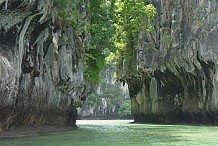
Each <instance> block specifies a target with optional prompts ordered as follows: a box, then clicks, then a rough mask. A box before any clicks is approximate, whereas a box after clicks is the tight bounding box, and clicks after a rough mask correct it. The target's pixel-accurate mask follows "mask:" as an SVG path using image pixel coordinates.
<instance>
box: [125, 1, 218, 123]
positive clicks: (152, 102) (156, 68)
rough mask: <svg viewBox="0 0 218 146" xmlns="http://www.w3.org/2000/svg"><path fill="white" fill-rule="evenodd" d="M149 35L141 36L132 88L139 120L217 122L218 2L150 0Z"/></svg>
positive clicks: (134, 111) (156, 121)
mask: <svg viewBox="0 0 218 146" xmlns="http://www.w3.org/2000/svg"><path fill="white" fill-rule="evenodd" d="M151 1H152V3H153V4H154V6H155V7H156V8H157V15H156V17H155V19H154V21H153V22H151V23H152V24H153V26H154V30H153V31H152V32H151V34H150V36H149V37H148V36H146V35H145V34H144V33H143V32H142V33H140V35H139V39H138V40H139V41H138V46H139V47H138V48H137V50H136V52H135V53H136V54H137V55H136V56H137V57H135V61H136V62H137V66H135V70H136V73H135V74H134V75H131V74H130V75H128V76H126V77H124V80H125V81H126V82H127V83H128V85H129V90H130V97H131V101H132V114H133V116H134V118H135V120H136V121H143V122H155V123H175V122H187V123H206V124H217V122H218V91H217V90H218V70H217V68H218V62H217V60H218V43H217V42H218V24H217V22H218V9H217V8H218V2H217V1H216V0H182V1H181V0H167V1H164V0H151Z"/></svg>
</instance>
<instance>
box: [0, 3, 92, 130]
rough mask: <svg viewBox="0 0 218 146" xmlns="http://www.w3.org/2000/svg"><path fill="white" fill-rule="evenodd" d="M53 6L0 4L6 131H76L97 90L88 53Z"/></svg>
mask: <svg viewBox="0 0 218 146" xmlns="http://www.w3.org/2000/svg"><path fill="white" fill-rule="evenodd" d="M57 13H58V12H57V11H56V9H55V8H54V7H53V3H52V2H51V1H50V0H46V1H44V0H13V1H12V0H5V1H4V0H3V1H0V131H4V130H7V129H9V128H10V127H14V126H26V125H33V126H37V125H45V124H48V125H75V117H76V114H77V112H76V108H77V107H78V106H80V104H81V100H83V99H84V98H85V96H86V95H87V94H88V93H89V92H90V91H91V90H92V89H91V87H90V85H89V84H88V83H86V81H85V80H84V78H83V67H82V61H81V58H82V55H83V53H84V49H83V48H82V45H81V42H80V40H79V39H78V37H77V36H76V35H75V32H74V30H73V29H72V28H71V27H70V25H68V23H67V22H65V21H64V20H60V19H59V18H58V17H57Z"/></svg>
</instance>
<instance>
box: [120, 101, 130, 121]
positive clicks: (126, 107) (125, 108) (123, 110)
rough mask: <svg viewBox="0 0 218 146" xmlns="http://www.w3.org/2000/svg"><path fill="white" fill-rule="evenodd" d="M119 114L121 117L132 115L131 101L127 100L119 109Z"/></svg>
mask: <svg viewBox="0 0 218 146" xmlns="http://www.w3.org/2000/svg"><path fill="white" fill-rule="evenodd" d="M118 116H119V117H121V118H127V117H131V101H130V100H125V101H124V102H123V103H122V104H121V106H120V108H119V109H118Z"/></svg>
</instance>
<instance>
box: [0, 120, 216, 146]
mask: <svg viewBox="0 0 218 146" xmlns="http://www.w3.org/2000/svg"><path fill="white" fill-rule="evenodd" d="M129 122H132V120H79V121H77V124H78V126H79V128H78V129H76V130H72V131H62V132H53V133H48V134H45V135H41V136H37V137H26V138H18V139H5V140H0V146H177V145H178V146H186V145H193V146H203V145H208V146H212V145H218V131H217V130H218V127H217V126H185V125H153V124H130V123H129Z"/></svg>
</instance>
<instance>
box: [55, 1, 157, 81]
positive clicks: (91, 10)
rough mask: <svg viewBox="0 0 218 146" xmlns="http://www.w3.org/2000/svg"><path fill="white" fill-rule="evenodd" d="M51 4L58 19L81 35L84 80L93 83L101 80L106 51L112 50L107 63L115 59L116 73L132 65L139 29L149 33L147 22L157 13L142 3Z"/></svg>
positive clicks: (66, 2)
mask: <svg viewBox="0 0 218 146" xmlns="http://www.w3.org/2000/svg"><path fill="white" fill-rule="evenodd" d="M54 4H55V5H56V6H58V8H60V9H61V10H62V11H61V12H60V17H62V18H64V19H67V20H69V21H70V22H71V25H72V26H73V27H74V28H75V29H76V31H77V33H78V35H80V36H81V40H82V41H83V45H84V47H85V48H86V53H85V55H84V70H85V77H86V78H87V79H88V80H89V81H92V82H98V81H99V79H100V78H99V73H100V71H101V70H102V69H103V67H104V64H105V57H107V56H106V54H104V53H103V52H104V50H105V49H109V50H111V52H112V53H110V55H109V56H108V57H107V61H108V62H111V61H112V60H115V62H116V65H117V70H118V72H119V69H121V68H123V67H124V66H128V69H130V70H131V69H132V67H134V66H135V63H134V61H133V58H134V57H135V55H134V50H135V49H136V40H137V37H138V34H139V32H140V31H141V30H144V31H145V32H146V33H147V34H149V32H150V31H151V30H152V29H153V27H152V26H151V24H150V23H149V20H151V19H152V18H153V17H154V16H155V14H156V9H155V7H154V6H153V5H152V4H149V3H148V2H144V1H143V0H90V1H86V0H82V1H81V0H63V1H61V0H54ZM121 74H122V73H121ZM121 74H119V76H118V78H120V75H121Z"/></svg>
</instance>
